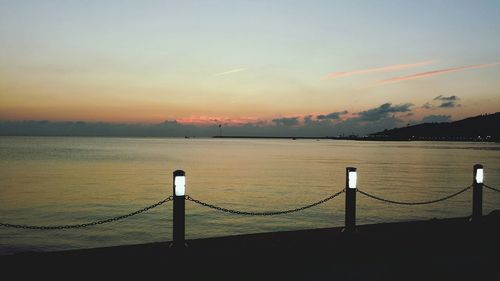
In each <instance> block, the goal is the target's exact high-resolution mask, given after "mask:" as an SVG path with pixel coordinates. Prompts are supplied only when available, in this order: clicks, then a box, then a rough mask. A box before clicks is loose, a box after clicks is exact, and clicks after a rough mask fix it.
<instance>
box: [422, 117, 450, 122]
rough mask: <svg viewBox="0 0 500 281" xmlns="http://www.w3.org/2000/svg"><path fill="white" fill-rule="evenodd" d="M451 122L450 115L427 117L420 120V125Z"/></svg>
mask: <svg viewBox="0 0 500 281" xmlns="http://www.w3.org/2000/svg"><path fill="white" fill-rule="evenodd" d="M449 121H451V116H450V115H428V116H425V117H424V118H422V123H438V122H449Z"/></svg>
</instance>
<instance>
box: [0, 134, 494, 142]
mask: <svg viewBox="0 0 500 281" xmlns="http://www.w3.org/2000/svg"><path fill="white" fill-rule="evenodd" d="M2 137H3V138H9V137H24V138H130V139H283V140H287V139H288V140H351V141H397V142H411V141H420V142H425V141H429V142H436V141H438V142H439V141H441V142H484V143H499V142H500V140H495V139H488V140H486V139H476V138H465V137H464V138H438V137H436V138H431V137H422V138H409V139H408V138H390V137H369V136H364V137H357V136H350V137H285V136H127V135H123V136H106V135H81V136H78V135H0V138H2Z"/></svg>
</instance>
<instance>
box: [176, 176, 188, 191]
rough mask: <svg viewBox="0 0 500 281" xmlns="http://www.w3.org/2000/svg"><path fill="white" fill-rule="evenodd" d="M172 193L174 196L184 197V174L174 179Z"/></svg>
mask: <svg viewBox="0 0 500 281" xmlns="http://www.w3.org/2000/svg"><path fill="white" fill-rule="evenodd" d="M174 191H175V196H184V195H186V176H185V175H184V174H183V175H177V176H175V177H174Z"/></svg>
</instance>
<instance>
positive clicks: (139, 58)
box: [0, 0, 500, 135]
mask: <svg viewBox="0 0 500 281" xmlns="http://www.w3.org/2000/svg"><path fill="white" fill-rule="evenodd" d="M499 26H500V1H482V0H474V1H473V0H470V1H459V0H450V1H439V0H434V1H425V0H423V1H403V0H401V1H389V0H386V1H369V0H366V1H294V0H289V1H279V0H275V1H258V0H252V1H236V0H232V1H217V0H214V1H201V0H200V1H189V0H183V1H152V0H144V1H127V0H120V1H111V0H108V1H106V0H101V1H92V0H80V1H73V0H66V1H63V0H59V1H58V0H51V1H49V0H47V1H41V0H37V1H25V0H11V1H6V0H0V121H2V122H5V121H22V120H35V121H41V120H48V121H51V122H63V121H84V122H104V123H112V124H118V123H120V124H121V123H127V124H137V123H142V124H160V123H163V122H165V121H167V122H176V123H177V124H180V125H186V126H191V125H194V126H199V127H203V126H205V127H206V126H215V125H217V124H223V125H224V126H225V127H231V126H233V127H234V126H236V127H238V126H240V127H241V128H245V127H252V128H254V129H255V127H257V128H261V129H262V128H263V129H262V130H264V129H265V130H268V129H269V130H270V128H271V129H275V131H279V130H285V131H286V130H287V129H290V130H297V128H298V127H304V126H306V127H307V126H309V127H310V128H313V127H314V128H315V130H312V129H311V130H312V131H310V134H316V133H321V134H320V135H325V134H326V133H327V132H344V133H345V132H347V131H352V132H360V133H364V132H368V131H374V130H378V129H380V128H392V127H396V126H402V125H406V124H408V123H410V124H413V123H418V122H425V121H430V122H432V121H449V120H458V119H462V118H465V117H469V116H474V115H478V114H482V113H493V112H497V111H499V108H500V90H499V89H500V79H498V78H499V77H500V31H499ZM268 127H270V128H268ZM361 127H363V128H364V129H359V128H361ZM271 131H272V130H271ZM242 133H245V131H244V130H243V131H242Z"/></svg>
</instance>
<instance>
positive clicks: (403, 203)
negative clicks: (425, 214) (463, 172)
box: [358, 185, 472, 205]
mask: <svg viewBox="0 0 500 281" xmlns="http://www.w3.org/2000/svg"><path fill="white" fill-rule="evenodd" d="M471 187H472V186H471V185H469V186H467V187H466V188H464V189H462V190H460V191H458V192H455V193H453V194H451V195H448V196H446V197H443V198H439V199H435V200H429V201H421V202H402V201H394V200H389V199H384V198H381V197H378V196H375V195H372V194H369V193H366V192H364V191H363V190H360V189H358V192H359V193H361V194H363V195H365V196H367V197H370V198H372V199H375V200H379V201H382V202H386V203H392V204H398V205H426V204H432V203H437V202H441V201H445V200H448V199H450V198H453V197H455V196H457V195H459V194H462V193H464V192H465V191H467V190H468V189H469V188H471Z"/></svg>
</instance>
